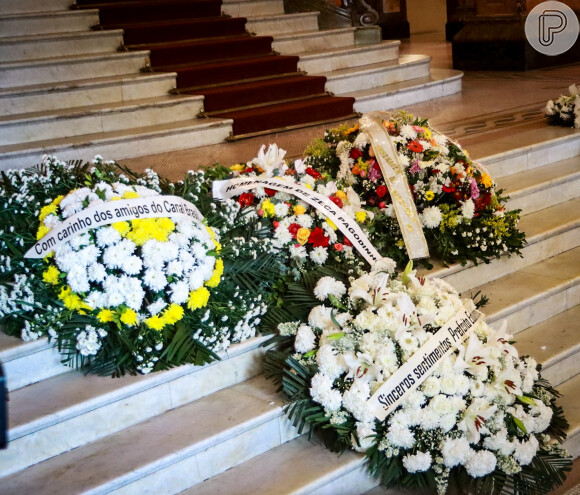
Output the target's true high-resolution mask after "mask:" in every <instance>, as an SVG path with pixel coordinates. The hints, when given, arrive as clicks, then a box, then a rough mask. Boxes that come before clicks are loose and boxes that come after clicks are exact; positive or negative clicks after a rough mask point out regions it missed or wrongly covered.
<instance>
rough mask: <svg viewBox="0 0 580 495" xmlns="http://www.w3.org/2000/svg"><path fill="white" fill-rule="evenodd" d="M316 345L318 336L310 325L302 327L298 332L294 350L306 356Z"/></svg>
mask: <svg viewBox="0 0 580 495" xmlns="http://www.w3.org/2000/svg"><path fill="white" fill-rule="evenodd" d="M315 343H316V335H314V332H313V331H312V328H310V327H309V326H308V325H300V327H299V328H298V331H297V332H296V340H295V341H294V348H295V349H296V352H299V353H301V354H304V353H306V352H309V351H311V350H312V349H314V344H315Z"/></svg>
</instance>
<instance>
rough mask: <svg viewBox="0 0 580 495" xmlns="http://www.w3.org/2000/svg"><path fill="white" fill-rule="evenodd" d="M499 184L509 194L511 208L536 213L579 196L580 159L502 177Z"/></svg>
mask: <svg viewBox="0 0 580 495" xmlns="http://www.w3.org/2000/svg"><path fill="white" fill-rule="evenodd" d="M496 183H497V186H498V187H499V188H500V189H504V190H505V191H506V192H507V193H508V194H509V195H510V199H509V200H508V202H507V207H508V209H510V210H518V209H519V210H522V212H523V213H524V214H527V213H533V212H534V211H537V210H539V209H542V208H548V207H550V206H553V205H556V204H559V203H562V202H564V201H568V200H570V199H574V198H577V197H578V196H580V157H579V156H575V157H572V158H568V159H567V160H562V161H560V162H557V163H551V164H549V165H547V166H543V167H538V168H536V169H535V170H534V172H533V173H529V172H520V173H519V174H513V175H508V176H504V177H500V178H499V179H498V180H497V181H496Z"/></svg>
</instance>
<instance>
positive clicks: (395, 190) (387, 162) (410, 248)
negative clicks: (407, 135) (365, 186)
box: [359, 112, 429, 259]
mask: <svg viewBox="0 0 580 495" xmlns="http://www.w3.org/2000/svg"><path fill="white" fill-rule="evenodd" d="M385 117H387V118H388V114H385V113H384V112H372V113H367V114H365V115H363V116H362V118H361V119H360V120H359V123H360V128H361V130H362V131H363V132H365V133H366V135H367V136H368V138H369V139H370V141H371V146H372V147H373V150H374V152H375V156H376V158H377V162H378V163H379V166H380V167H381V172H382V173H383V177H384V179H385V182H386V184H387V188H388V189H389V193H390V194H391V198H392V199H393V207H394V209H395V214H396V215H397V220H398V222H399V227H400V228H401V232H402V234H403V240H404V241H405V247H406V248H407V253H408V255H409V258H410V259H415V258H428V257H429V248H428V247H427V241H426V240H425V235H424V233H423V227H422V225H421V221H420V220H419V215H418V213H417V207H416V206H415V202H414V201H413V195H412V194H411V189H410V188H409V184H408V182H407V174H406V172H405V170H404V169H403V167H402V166H401V164H400V163H399V158H398V155H397V150H396V149H395V147H394V146H393V142H392V140H391V137H390V136H389V133H388V131H387V130H386V129H385V128H384V126H383V125H382V121H383V120H384V118H385Z"/></svg>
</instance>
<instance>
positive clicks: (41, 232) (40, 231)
mask: <svg viewBox="0 0 580 495" xmlns="http://www.w3.org/2000/svg"><path fill="white" fill-rule="evenodd" d="M49 232H50V229H49V228H48V227H47V226H46V225H41V226H40V227H38V232H36V240H37V241H38V240H39V239H42V238H43V237H44V236H45V235H46V234H48V233H49Z"/></svg>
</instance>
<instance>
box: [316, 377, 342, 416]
mask: <svg viewBox="0 0 580 495" xmlns="http://www.w3.org/2000/svg"><path fill="white" fill-rule="evenodd" d="M310 395H311V397H312V400H314V401H315V402H318V403H319V404H320V405H322V407H324V408H325V409H327V410H329V411H338V409H340V406H341V402H342V398H341V396H340V392H339V391H338V390H334V389H333V388H332V380H331V379H330V378H328V377H327V376H324V375H323V374H322V373H316V375H314V376H313V377H312V380H311V382H310Z"/></svg>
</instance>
